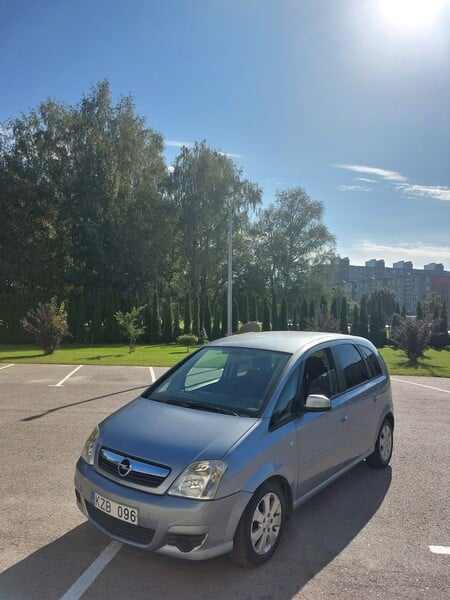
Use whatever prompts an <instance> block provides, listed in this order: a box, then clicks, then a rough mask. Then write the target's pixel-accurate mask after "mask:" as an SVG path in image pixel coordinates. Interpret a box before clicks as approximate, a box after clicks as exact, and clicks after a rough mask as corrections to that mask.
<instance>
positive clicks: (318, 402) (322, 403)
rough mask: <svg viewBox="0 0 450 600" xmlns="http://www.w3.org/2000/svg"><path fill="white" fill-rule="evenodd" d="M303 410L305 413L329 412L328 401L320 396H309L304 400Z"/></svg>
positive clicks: (329, 405)
mask: <svg viewBox="0 0 450 600" xmlns="http://www.w3.org/2000/svg"><path fill="white" fill-rule="evenodd" d="M304 410H305V411H307V412H322V411H325V410H331V402H330V399H329V398H327V397H326V396H322V395H321V394H310V395H309V396H308V397H307V398H306V402H305V407H304Z"/></svg>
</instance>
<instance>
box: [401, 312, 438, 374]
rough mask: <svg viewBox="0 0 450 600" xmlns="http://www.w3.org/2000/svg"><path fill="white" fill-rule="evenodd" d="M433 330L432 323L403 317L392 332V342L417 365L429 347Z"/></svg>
mask: <svg viewBox="0 0 450 600" xmlns="http://www.w3.org/2000/svg"><path fill="white" fill-rule="evenodd" d="M432 329H433V327H432V323H431V322H430V321H424V320H419V319H413V318H408V317H401V318H400V319H399V322H398V324H397V325H396V327H395V328H393V330H392V332H391V341H392V343H393V344H394V345H395V346H396V347H397V348H400V350H402V351H403V352H404V353H405V354H406V356H407V357H408V359H409V360H410V361H411V362H413V363H416V362H417V361H418V360H419V358H422V357H423V355H424V352H425V350H426V348H427V347H428V344H429V341H430V338H431V333H432Z"/></svg>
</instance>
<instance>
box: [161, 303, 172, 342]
mask: <svg viewBox="0 0 450 600" xmlns="http://www.w3.org/2000/svg"><path fill="white" fill-rule="evenodd" d="M173 340H174V336H173V310H172V301H171V299H170V297H168V298H166V301H165V302H164V305H163V319H162V341H163V342H164V343H165V344H170V343H171V342H173Z"/></svg>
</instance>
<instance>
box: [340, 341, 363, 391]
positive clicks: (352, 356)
mask: <svg viewBox="0 0 450 600" xmlns="http://www.w3.org/2000/svg"><path fill="white" fill-rule="evenodd" d="M334 351H335V352H336V354H337V355H338V359H339V363H340V365H341V368H342V372H343V375H344V381H345V388H346V389H349V388H353V387H355V386H357V385H359V384H360V383H363V382H364V381H367V380H368V379H370V376H369V373H368V371H367V367H366V363H365V362H364V360H363V357H362V356H361V354H360V353H359V352H358V350H357V349H356V348H355V346H353V345H352V344H340V345H339V346H336V347H335V348H334Z"/></svg>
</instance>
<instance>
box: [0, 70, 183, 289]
mask: <svg viewBox="0 0 450 600" xmlns="http://www.w3.org/2000/svg"><path fill="white" fill-rule="evenodd" d="M9 131H10V132H11V134H10V138H9V139H8V142H7V143H1V142H0V213H1V214H2V220H1V225H0V255H1V260H0V281H1V282H2V285H3V282H5V281H13V282H15V283H16V284H17V285H20V286H22V287H23V288H24V289H26V290H30V289H34V290H37V291H38V292H41V293H48V292H49V291H50V293H58V294H60V293H61V294H62V293H63V292H64V289H63V288H64V286H73V288H74V289H76V290H83V289H84V290H87V289H96V290H99V292H100V293H103V292H104V291H105V290H106V289H108V288H109V287H111V288H112V289H113V290H115V291H120V293H123V291H124V290H130V289H134V291H137V290H139V291H141V290H142V289H144V286H145V285H146V284H147V283H148V282H149V281H151V280H157V278H158V274H159V273H160V272H168V271H169V268H168V265H170V263H169V261H168V252H169V247H170V243H171V240H172V239H173V235H169V229H170V227H171V221H170V219H171V215H172V212H171V211H170V210H168V208H169V206H168V205H170V202H169V200H168V199H167V198H166V197H164V196H163V195H162V194H161V191H160V190H161V184H162V182H163V180H164V177H165V173H166V169H165V164H164V160H163V157H162V150H163V144H162V137H161V135H160V134H158V133H156V132H155V131H153V130H151V129H149V128H147V127H146V125H145V120H144V119H143V118H142V117H139V116H137V115H136V114H135V110H134V105H133V100H132V98H131V97H130V96H128V97H125V98H121V99H120V100H119V102H118V103H117V104H116V105H113V104H112V102H111V94H110V88H109V83H108V82H107V81H103V82H100V83H99V84H97V85H96V86H94V87H93V88H92V90H91V92H90V93H89V94H88V95H85V96H84V97H83V98H82V100H81V102H80V103H79V104H78V105H76V106H66V105H63V104H60V103H58V102H56V101H54V100H46V101H45V102H42V103H41V104H40V105H39V106H38V107H37V108H36V109H33V110H31V111H30V112H29V114H28V115H22V117H21V118H17V119H14V120H13V121H11V122H10V123H9ZM125 250H126V251H125Z"/></svg>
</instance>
